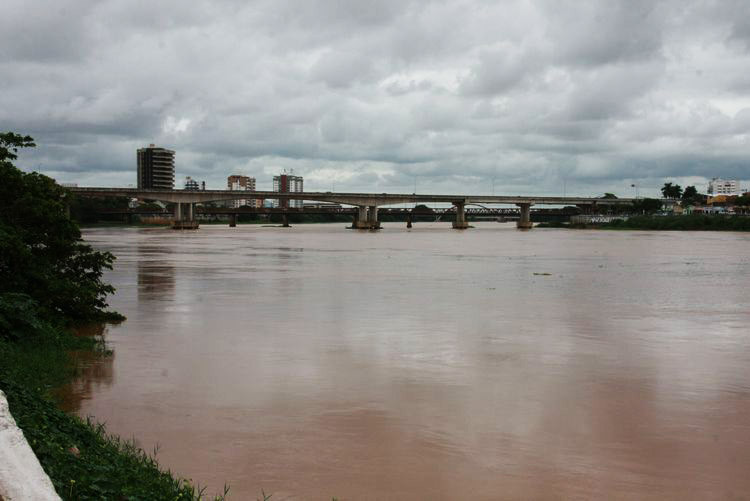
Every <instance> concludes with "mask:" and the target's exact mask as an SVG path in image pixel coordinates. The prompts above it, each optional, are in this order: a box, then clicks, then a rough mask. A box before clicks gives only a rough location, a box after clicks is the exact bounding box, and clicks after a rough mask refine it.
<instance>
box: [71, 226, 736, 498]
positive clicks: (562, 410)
mask: <svg viewBox="0 0 750 501" xmlns="http://www.w3.org/2000/svg"><path fill="white" fill-rule="evenodd" d="M384 226H385V227H384V229H383V230H382V231H380V232H357V231H351V230H346V229H344V224H333V225H298V226H295V227H293V228H289V229H284V228H267V227H259V226H250V225H248V226H239V227H237V228H228V227H224V226H221V227H219V226H203V227H202V228H201V229H200V230H198V231H194V232H176V231H172V230H167V229H135V228H128V229H90V230H86V231H85V235H84V236H85V239H86V240H87V241H89V242H90V243H92V244H93V245H94V246H95V247H97V248H99V249H105V250H109V251H111V252H113V253H114V254H115V255H116V256H117V261H116V264H115V269H114V271H112V272H110V273H108V274H107V280H109V281H111V282H112V283H113V284H114V285H115V286H116V287H117V294H116V295H115V296H113V297H112V298H111V301H110V303H111V305H112V307H113V308H114V309H116V310H118V311H120V312H122V313H123V314H125V315H126V316H127V317H128V320H127V321H126V322H124V323H123V324H122V325H120V326H113V327H109V328H107V332H106V339H107V341H108V343H109V347H110V348H112V349H113V350H114V355H113V356H112V357H110V358H107V359H105V360H100V361H98V362H93V363H92V364H91V365H90V367H88V369H87V370H86V371H85V372H84V374H83V376H82V377H81V379H79V380H78V381H76V382H75V383H74V384H73V385H71V386H70V388H68V395H67V405H68V407H69V409H70V410H72V411H75V412H77V413H79V414H80V415H82V416H85V415H92V416H95V417H96V419H98V420H100V421H103V422H106V423H107V425H108V429H109V430H110V431H112V432H115V433H117V434H119V435H121V436H123V437H125V438H129V437H136V438H137V440H138V443H139V445H141V447H143V448H144V449H146V450H149V451H150V450H152V449H153V448H154V446H155V445H156V444H158V446H159V451H158V456H157V458H158V459H159V461H160V462H161V464H162V465H163V466H164V467H168V468H170V469H172V470H173V471H175V472H177V474H179V475H181V476H183V477H188V478H192V479H194V480H195V481H197V482H199V483H201V485H207V486H208V491H207V492H209V493H213V492H216V491H219V490H221V488H222V486H223V485H224V483H227V484H229V485H230V486H231V496H230V499H242V500H244V499H256V498H257V497H260V492H261V489H263V490H264V491H265V492H266V493H273V494H274V496H273V500H274V501H277V500H282V499H330V498H331V497H332V496H336V497H337V498H339V499H342V500H344V499H352V500H353V499H356V500H360V499H425V500H426V499H472V500H484V499H560V498H579V499H581V498H583V499H588V498H590V499H667V498H669V499H708V498H715V499H725V498H741V497H747V496H748V495H750V474H748V473H749V472H750V295H749V294H748V290H750V288H749V279H750V235H747V234H737V233H708V232H706V233H693V232H673V233H670V232H660V233H657V232H625V231H618V232H609V231H573V230H554V229H534V230H532V231H525V232H524V231H517V230H515V228H514V227H513V225H506V224H498V223H480V224H478V225H477V228H474V229H471V230H467V231H455V230H452V229H450V227H449V224H446V223H439V224H424V223H418V224H416V225H415V227H414V229H412V230H411V231H407V230H406V229H405V228H404V225H403V224H402V223H399V224H395V223H394V224H385V225H384Z"/></svg>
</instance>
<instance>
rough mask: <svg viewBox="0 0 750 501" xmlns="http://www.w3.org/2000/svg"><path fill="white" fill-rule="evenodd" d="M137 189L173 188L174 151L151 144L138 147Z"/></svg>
mask: <svg viewBox="0 0 750 501" xmlns="http://www.w3.org/2000/svg"><path fill="white" fill-rule="evenodd" d="M138 189H139V190H172V189H174V151H172V150H168V149H166V148H157V147H156V146H155V145H153V144H151V145H149V146H148V147H147V148H139V149H138Z"/></svg>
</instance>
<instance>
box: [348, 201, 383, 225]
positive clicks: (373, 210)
mask: <svg viewBox="0 0 750 501" xmlns="http://www.w3.org/2000/svg"><path fill="white" fill-rule="evenodd" d="M352 228H353V229H355V230H377V229H378V228H380V223H379V222H378V208H377V207H376V206H370V207H369V208H368V207H367V206H366V205H359V206H357V217H356V218H355V219H354V223H352Z"/></svg>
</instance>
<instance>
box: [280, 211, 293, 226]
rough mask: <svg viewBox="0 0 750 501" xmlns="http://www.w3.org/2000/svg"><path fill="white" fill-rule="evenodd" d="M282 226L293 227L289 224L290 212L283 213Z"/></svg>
mask: <svg viewBox="0 0 750 501" xmlns="http://www.w3.org/2000/svg"><path fill="white" fill-rule="evenodd" d="M281 227H282V228H291V226H289V214H287V213H286V212H285V213H283V214H282V215H281Z"/></svg>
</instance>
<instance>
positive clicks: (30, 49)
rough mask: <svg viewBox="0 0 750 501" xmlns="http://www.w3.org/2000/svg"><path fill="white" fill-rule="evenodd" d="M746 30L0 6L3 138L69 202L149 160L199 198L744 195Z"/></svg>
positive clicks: (731, 13) (393, 7)
mask: <svg viewBox="0 0 750 501" xmlns="http://www.w3.org/2000/svg"><path fill="white" fill-rule="evenodd" d="M175 12H179V14H175ZM747 18H750V6H748V4H746V3H745V2H740V1H727V2H722V3H721V4H714V5H711V4H706V3H702V2H697V1H694V2H677V1H669V2H656V3H655V2H607V3H604V4H601V3H577V4H576V5H575V6H574V7H568V8H563V7H562V6H560V5H558V4H554V3H552V2H548V1H535V2H510V3H505V4H503V5H493V4H489V3H484V2H459V1H453V0H451V1H446V2H435V3H432V2H430V3H409V2H406V3H404V2H378V3H377V4H370V3H358V2H350V3H346V4H341V3H339V2H325V1H324V2H319V3H317V4H316V6H315V8H313V7H299V6H293V5H291V4H288V3H284V2H281V3H276V2H263V1H261V2H256V3H254V4H250V5H246V6H244V5H234V4H231V3H229V4H223V3H219V4H213V3H208V2H205V3H204V2H198V3H195V4H191V5H189V6H186V5H182V4H180V5H179V8H176V4H175V5H173V4H170V3H169V2H166V3H161V4H159V5H157V6H153V7H152V8H150V9H148V10H146V9H142V8H140V7H139V6H131V5H130V4H127V3H123V2H117V1H109V2H101V3H97V4H91V3H88V2H72V3H70V4H66V5H65V6H62V5H61V6H57V7H55V8H51V9H50V8H42V7H37V6H33V5H32V6H28V5H27V4H25V3H22V2H16V1H11V2H10V3H9V5H7V6H6V8H5V9H4V16H3V19H2V20H0V27H2V30H0V33H2V34H1V35H0V37H2V38H0V40H2V44H3V47H4V48H5V50H4V51H3V53H2V54H0V64H2V65H3V68H4V69H6V71H5V74H8V75H12V78H8V79H6V80H5V81H4V82H3V83H2V84H0V86H2V87H0V88H1V89H2V91H3V92H1V93H0V121H2V122H3V123H4V124H5V127H6V128H8V129H9V130H16V131H18V132H22V133H25V134H30V135H32V136H33V137H34V138H35V139H36V140H37V143H38V144H39V147H38V148H36V149H35V150H32V151H28V152H23V153H22V155H21V158H20V159H19V164H20V165H21V166H22V167H23V168H25V169H26V170H40V171H41V172H43V173H45V174H48V175H50V176H52V177H54V178H56V179H58V180H59V181H61V182H75V183H78V184H79V185H106V186H121V185H126V184H130V183H134V182H135V181H134V179H133V177H132V170H131V165H132V164H131V162H132V153H131V152H132V151H133V150H134V149H135V148H137V147H139V146H141V145H143V144H148V143H152V142H153V143H156V144H161V145H165V147H168V148H171V149H174V150H176V151H179V152H180V157H179V167H178V171H179V174H180V176H192V177H194V178H200V179H205V180H206V181H207V184H208V185H211V186H220V185H221V181H222V179H223V178H224V177H225V176H226V174H227V172H229V171H232V172H243V171H244V172H247V173H252V174H253V175H255V176H256V177H257V178H258V179H259V180H262V179H266V178H270V177H272V176H273V175H274V174H275V173H278V172H280V171H281V170H283V169H294V170H295V171H296V172H297V173H299V174H300V175H303V176H304V177H305V180H306V184H307V186H308V188H309V189H311V190H313V189H314V190H330V189H331V188H332V187H333V188H335V189H336V190H337V191H365V190H373V191H389V192H396V191H399V192H404V191H409V192H411V191H413V190H414V188H413V186H414V184H416V185H417V191H421V192H433V193H438V192H455V191H460V192H466V193H489V192H490V191H491V190H492V186H493V185H494V186H495V189H496V190H497V191H498V192H504V193H510V194H512V193H536V194H540V195H541V194H560V193H561V192H562V191H563V190H565V191H566V192H567V193H569V194H575V195H582V196H583V195H595V194H599V193H602V192H604V191H610V192H615V193H616V194H618V195H620V196H627V195H628V194H630V192H631V191H632V190H631V189H630V187H631V185H633V184H635V185H638V186H641V187H643V189H642V191H643V192H642V195H644V196H646V195H652V196H653V195H656V194H657V190H658V186H660V185H661V184H662V182H663V181H664V180H668V181H673V182H676V183H679V184H681V185H683V186H685V185H697V186H705V185H706V184H707V182H708V181H709V180H710V179H711V178H712V177H721V178H725V179H739V180H741V182H742V184H743V186H747V185H748V184H749V183H750V173H749V172H750V163H749V159H748V155H747V146H748V142H747V137H748V134H750V118H749V117H750V98H748V90H750V86H749V85H748V79H747V74H748V73H749V72H748V69H750V50H749V46H748V44H750V30H749V29H748V27H747V24H746V23H744V21H743V20H744V19H747ZM166 19H169V20H170V21H169V22H168V23H167V22H164V21H160V20H166ZM282 19H283V20H284V21H283V22H282V21H280V20H282ZM28 33H34V34H35V36H34V37H33V39H32V38H29V37H28V36H27V35H25V34H28ZM207 41H208V42H207ZM219 56H220V57H219ZM51 61H54V64H49V63H50V62H51ZM134 69H135V70H134ZM216 75H221V76H222V77H221V78H216ZM155 77H156V78H155ZM155 82H158V85H157V84H156V83H155ZM102 151H105V152H106V156H102V154H101V152H102ZM103 158H104V159H106V161H103ZM649 190H651V191H649Z"/></svg>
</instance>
